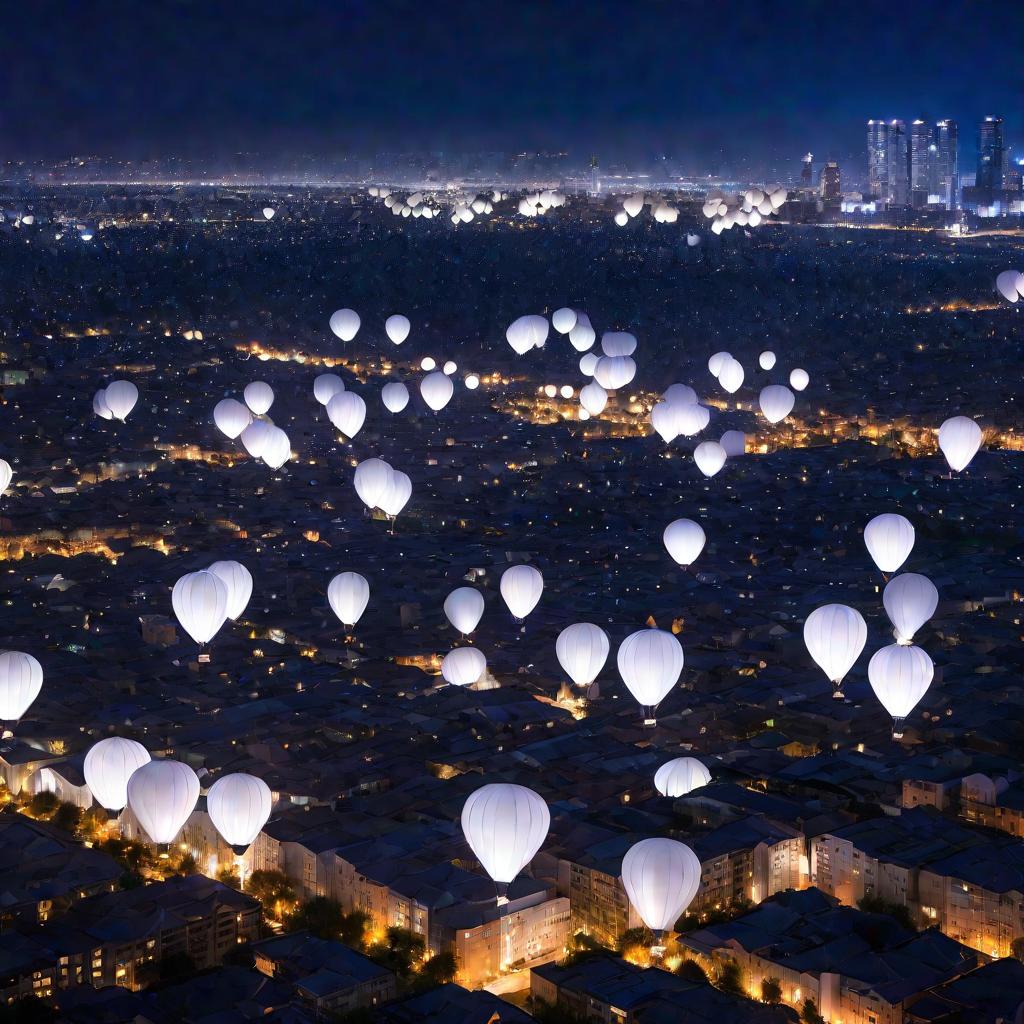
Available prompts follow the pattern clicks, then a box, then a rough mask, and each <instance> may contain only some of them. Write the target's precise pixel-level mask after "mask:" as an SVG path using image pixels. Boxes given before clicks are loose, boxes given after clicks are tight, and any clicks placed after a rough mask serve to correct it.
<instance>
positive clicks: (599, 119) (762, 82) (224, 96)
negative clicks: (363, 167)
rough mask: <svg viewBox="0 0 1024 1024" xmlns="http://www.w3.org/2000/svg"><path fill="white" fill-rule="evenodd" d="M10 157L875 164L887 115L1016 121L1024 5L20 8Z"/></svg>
mask: <svg viewBox="0 0 1024 1024" xmlns="http://www.w3.org/2000/svg"><path fill="white" fill-rule="evenodd" d="M4 20H5V28H4V35H5V43H4V55H3V59H2V60H0V87H2V90H3V93H2V94H3V97H4V100H3V104H2V106H0V155H3V156H7V155H16V156H33V155H65V154H67V153H70V152H91V153H97V152H98V153H106V154H114V155H127V156H141V155H161V154H163V153H189V154H199V155H202V154H221V153H229V152H231V151H233V150H238V149H246V150H257V151H261V152H275V151H287V152H293V151H314V152H318V153H322V154H323V155H325V156H332V155H335V154H337V153H339V152H343V151H345V150H346V149H357V150H358V149H364V148H390V149H411V148H418V147H421V146H430V147H434V148H445V149H463V148H465V149H470V148H487V149H502V150H517V149H523V148H540V147H558V148H569V149H571V150H574V151H576V152H583V153H585V152H589V151H591V150H594V151H598V152H603V153H615V152H622V153H631V152H635V153H637V154H638V155H641V154H651V153H657V152H667V153H669V154H672V155H675V156H679V157H682V158H683V159H684V160H687V162H689V160H688V158H690V157H693V158H695V159H696V160H697V161H698V162H699V161H700V160H701V159H702V158H704V157H707V156H708V155H710V154H711V153H713V152H714V151H715V150H722V149H724V150H725V151H726V152H727V153H728V154H731V155H733V156H735V155H738V154H741V153H745V154H746V153H749V154H750V155H751V156H752V157H753V158H754V159H757V160H762V159H768V158H770V157H771V156H774V155H782V154H790V153H799V152H802V151H804V150H806V149H808V148H810V149H813V150H814V151H815V153H816V154H817V155H820V156H822V157H824V156H827V155H830V154H832V153H834V154H836V155H839V156H843V155H845V154H846V153H849V152H854V153H858V154H859V153H860V151H861V150H862V149H863V138H864V127H863V122H864V120H865V119H866V118H867V117H869V116H879V117H893V116H903V117H905V118H907V119H908V120H909V119H911V118H913V117H914V116H918V115H921V116H931V117H942V116H952V117H954V118H956V119H957V120H959V121H960V123H961V158H962V160H963V162H964V166H965V169H970V167H971V166H973V154H974V125H975V122H976V121H977V120H978V118H979V117H980V116H981V115H983V114H986V113H999V114H1002V115H1003V116H1005V117H1006V119H1007V129H1008V136H1009V137H1010V138H1011V140H1012V141H1014V142H1018V143H1022V144H1024V124H1022V119H1024V56H1022V54H1024V4H1022V3H1020V2H1019V0H1013V2H1006V0H983V2H982V0H977V2H973V3H957V2H951V0H931V2H923V0H888V2H877V0H862V2H858V3H842V2H826V0H821V2H810V0H804V2H799V0H762V2H758V3H746V2H739V3H714V2H708V3H694V2H689V0H670V2H637V3H610V2H601V0H589V2H576V0H566V2H558V0H551V2H550V3H538V2H532V0H523V2H521V3H505V2H499V0H490V2H485V3H443V2H430V0H426V2H422V3H415V4H414V3H406V2H400V0H378V2H376V3H368V2H346V0H333V2H329V0H322V2H321V0H274V2H248V3H247V2H245V0H239V2H237V3H219V2H217V0H211V2H202V3H199V2H195V3H194V2H191V0H178V2H166V0H154V2H151V3H123V2H121V3H114V2H104V0H95V2H91V3H90V2H84V0H82V2H75V0H63V2H52V0H39V2H32V3H21V4H12V5H9V7H8V9H7V11H6V12H5V19H4Z"/></svg>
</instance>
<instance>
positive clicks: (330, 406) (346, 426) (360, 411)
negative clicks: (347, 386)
mask: <svg viewBox="0 0 1024 1024" xmlns="http://www.w3.org/2000/svg"><path fill="white" fill-rule="evenodd" d="M327 418H328V419H329V420H330V421H331V423H333V424H334V426H335V427H336V428H337V429H338V430H339V431H340V432H341V433H342V434H344V435H345V436H346V437H349V438H352V437H355V436H356V434H358V433H359V431H360V429H361V428H362V426H363V423H364V421H365V420H366V403H365V402H364V401H363V400H362V399H361V398H360V397H359V395H357V394H355V392H353V391H342V392H339V393H338V394H336V395H335V396H334V397H333V398H332V399H331V400H330V401H329V402H328V403H327Z"/></svg>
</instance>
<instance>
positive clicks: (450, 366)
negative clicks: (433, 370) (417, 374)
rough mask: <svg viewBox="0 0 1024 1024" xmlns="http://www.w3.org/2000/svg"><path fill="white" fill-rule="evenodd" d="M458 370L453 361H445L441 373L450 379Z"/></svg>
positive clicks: (457, 365) (456, 364)
mask: <svg viewBox="0 0 1024 1024" xmlns="http://www.w3.org/2000/svg"><path fill="white" fill-rule="evenodd" d="M458 368H459V364H458V363H457V362H455V360H454V359H447V360H445V364H444V366H442V367H441V372H442V373H444V375H445V376H446V377H450V376H451V375H452V374H453V373H455V371H456V370H457V369H458Z"/></svg>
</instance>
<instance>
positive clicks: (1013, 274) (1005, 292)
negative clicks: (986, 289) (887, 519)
mask: <svg viewBox="0 0 1024 1024" xmlns="http://www.w3.org/2000/svg"><path fill="white" fill-rule="evenodd" d="M1022 284H1024V279H1022V275H1021V274H1019V273H1018V272H1017V271H1016V270H1004V271H1003V272H1002V273H1001V274H998V275H997V276H996V290H997V291H998V292H999V294H1000V295H1002V297H1003V298H1004V299H1006V301H1007V302H1016V301H1017V299H1018V298H1019V297H1020V296H1021V295H1022V294H1024V292H1022V291H1021V290H1020V286H1021V285H1022Z"/></svg>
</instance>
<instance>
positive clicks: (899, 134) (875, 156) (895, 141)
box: [868, 119, 910, 206]
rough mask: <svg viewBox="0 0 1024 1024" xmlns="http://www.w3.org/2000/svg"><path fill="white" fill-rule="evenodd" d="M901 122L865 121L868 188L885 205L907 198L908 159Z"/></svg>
mask: <svg viewBox="0 0 1024 1024" xmlns="http://www.w3.org/2000/svg"><path fill="white" fill-rule="evenodd" d="M909 155H910V154H909V149H908V146H907V126H906V124H905V123H904V122H903V121H900V120H892V121H880V120H874V119H872V120H870V121H868V187H869V189H870V191H871V193H872V194H873V195H875V196H877V197H878V199H879V200H881V202H883V203H884V204H885V205H886V206H906V205H907V203H908V202H909V201H910V160H909Z"/></svg>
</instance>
